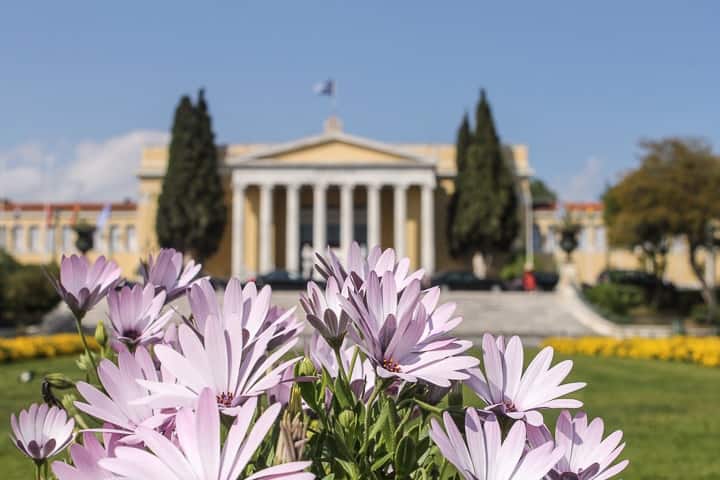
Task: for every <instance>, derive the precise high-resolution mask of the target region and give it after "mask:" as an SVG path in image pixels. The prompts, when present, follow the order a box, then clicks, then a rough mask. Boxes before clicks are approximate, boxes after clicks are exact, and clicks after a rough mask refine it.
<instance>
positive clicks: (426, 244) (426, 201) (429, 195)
mask: <svg viewBox="0 0 720 480" xmlns="http://www.w3.org/2000/svg"><path fill="white" fill-rule="evenodd" d="M420 216H421V218H420V241H421V242H422V245H421V248H420V251H421V258H422V261H421V263H422V268H423V269H424V270H425V274H426V275H432V274H433V271H434V270H435V197H434V188H433V187H432V186H431V185H423V186H422V190H421V191H420Z"/></svg>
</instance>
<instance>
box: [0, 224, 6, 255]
mask: <svg viewBox="0 0 720 480" xmlns="http://www.w3.org/2000/svg"><path fill="white" fill-rule="evenodd" d="M6 248H7V228H5V227H0V250H4V249H6Z"/></svg>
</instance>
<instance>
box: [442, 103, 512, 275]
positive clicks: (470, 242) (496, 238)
mask: <svg viewBox="0 0 720 480" xmlns="http://www.w3.org/2000/svg"><path fill="white" fill-rule="evenodd" d="M459 173H460V174H459V175H458V178H457V179H456V192H457V193H456V197H457V200H456V202H457V203H456V211H455V219H454V222H453V225H452V229H451V243H450V245H451V253H452V254H453V255H454V256H456V257H466V256H471V255H473V254H474V253H476V252H478V251H479V252H480V253H482V254H483V256H484V257H485V261H486V264H487V265H488V267H489V268H490V270H491V271H492V270H494V269H496V268H497V267H498V260H499V257H502V254H504V253H509V252H510V249H511V246H512V243H513V242H514V240H515V239H516V238H517V235H518V231H519V228H520V222H519V218H518V198H517V193H516V189H515V178H514V172H513V170H512V168H511V167H510V166H509V165H508V164H507V162H506V161H505V158H504V156H503V147H502V144H501V142H500V138H499V136H498V134H497V131H496V129H495V122H494V120H493V117H492V111H491V109H490V104H489V103H488V101H487V97H486V95H485V91H484V90H483V91H482V92H481V95H480V101H479V103H478V106H477V110H476V125H475V135H474V137H473V144H472V146H471V147H470V148H468V150H467V153H466V156H465V159H464V165H463V170H462V172H459Z"/></svg>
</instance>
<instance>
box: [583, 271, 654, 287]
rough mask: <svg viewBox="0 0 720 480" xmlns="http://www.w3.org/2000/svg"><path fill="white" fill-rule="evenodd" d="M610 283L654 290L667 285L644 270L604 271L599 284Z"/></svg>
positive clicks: (598, 279) (598, 280) (599, 278)
mask: <svg viewBox="0 0 720 480" xmlns="http://www.w3.org/2000/svg"><path fill="white" fill-rule="evenodd" d="M608 282H610V283H620V284H625V285H637V286H638V287H645V288H654V287H657V286H661V285H663V284H664V283H665V282H663V281H662V279H661V278H658V276H657V275H654V274H652V273H648V272H645V271H642V270H603V271H602V272H600V275H598V278H597V283H608Z"/></svg>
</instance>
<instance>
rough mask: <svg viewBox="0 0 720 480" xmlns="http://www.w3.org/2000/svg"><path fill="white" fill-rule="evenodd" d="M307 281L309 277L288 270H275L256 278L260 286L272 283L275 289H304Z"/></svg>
mask: <svg viewBox="0 0 720 480" xmlns="http://www.w3.org/2000/svg"><path fill="white" fill-rule="evenodd" d="M307 282H308V279H307V278H305V277H302V276H300V275H297V274H294V273H290V272H288V271H287V270H273V271H272V272H268V273H266V274H264V275H258V276H257V277H256V278H255V283H256V284H257V286H258V287H264V286H265V285H270V287H272V289H273V290H304V289H305V287H306V286H307Z"/></svg>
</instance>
